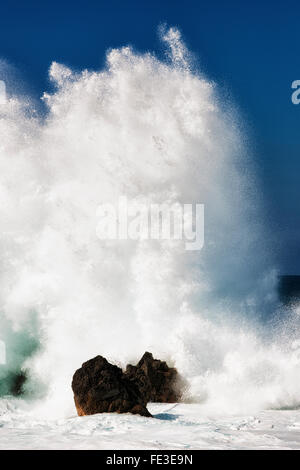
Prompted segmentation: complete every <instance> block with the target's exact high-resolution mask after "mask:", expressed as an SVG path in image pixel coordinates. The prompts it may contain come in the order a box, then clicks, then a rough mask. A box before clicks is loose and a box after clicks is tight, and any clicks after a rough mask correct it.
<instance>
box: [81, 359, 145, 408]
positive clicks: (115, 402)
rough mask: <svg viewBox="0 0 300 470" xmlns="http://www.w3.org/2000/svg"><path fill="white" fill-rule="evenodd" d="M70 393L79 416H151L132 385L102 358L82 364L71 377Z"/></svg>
mask: <svg viewBox="0 0 300 470" xmlns="http://www.w3.org/2000/svg"><path fill="white" fill-rule="evenodd" d="M72 389H73V392H74V400H75V405H76V409H77V413H78V415H79V416H84V415H92V414H95V413H105V412H116V413H128V412H129V413H134V414H140V415H142V416H151V414H150V413H149V411H148V410H147V408H146V404H147V400H146V399H145V397H143V396H142V394H141V393H140V390H139V388H138V387H137V386H136V384H135V383H134V382H133V381H131V380H130V379H129V378H128V377H127V376H126V375H125V374H123V372H122V369H120V368H119V367H117V366H114V365H112V364H110V363H109V362H108V361H107V360H106V359H105V358H104V357H102V356H97V357H95V358H93V359H91V360H89V361H87V362H85V363H84V364H82V367H81V368H80V369H78V370H77V371H76V372H75V374H74V376H73V381H72Z"/></svg>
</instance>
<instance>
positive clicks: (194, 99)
mask: <svg viewBox="0 0 300 470" xmlns="http://www.w3.org/2000/svg"><path fill="white" fill-rule="evenodd" d="M160 35H161V40H162V42H163V44H164V48H165V55H164V57H162V58H158V57H156V56H155V54H154V53H147V54H140V53H138V52H137V51H135V50H134V49H132V48H131V47H123V48H120V49H112V50H110V51H108V52H107V58H106V66H105V67H104V68H103V69H102V70H100V71H88V70H84V71H74V70H71V69H70V68H68V67H66V66H65V65H63V64H58V63H56V62H54V63H52V65H51V67H50V70H49V77H50V79H51V80H52V82H53V91H52V92H51V93H45V94H44V96H43V98H42V99H43V101H44V103H45V106H46V107H47V112H46V113H45V114H40V113H39V112H38V110H37V108H36V106H35V103H34V102H32V101H31V100H30V98H29V97H27V96H25V95H24V94H23V95H20V94H18V93H15V94H14V93H11V94H10V95H9V96H8V97H7V100H6V102H5V103H3V104H2V105H1V107H0V136H1V139H0V220H1V232H0V267H1V269H0V286H1V289H0V334H1V337H0V339H1V340H2V341H4V342H5V346H6V364H2V365H0V392H1V396H2V398H1V399H0V409H1V414H0V426H2V427H1V429H0V434H1V438H3V444H2V446H4V447H5V446H6V445H7V446H10V447H11V446H12V447H25V448H26V447H34V448H40V447H41V446H42V447H43V445H45V446H48V447H49V445H50V446H51V445H52V446H53V447H64V445H66V446H68V445H69V444H70V442H69V441H68V439H69V438H67V437H66V436H67V435H70V436H71V435H73V434H74V433H75V434H76V433H77V435H79V436H81V435H86V436H87V437H86V439H85V440H84V443H85V444H84V445H86V446H87V447H89V446H91V447H93V446H94V447H97V446H98V445H99V441H98V440H97V439H92V440H89V439H90V438H89V436H91V435H93V436H94V434H95V435H96V436H102V437H103V436H108V441H109V442H111V444H107V445H108V446H109V445H111V446H112V447H113V446H114V442H115V445H119V446H121V447H124V446H125V447H126V445H128V446H129V447H130V448H134V446H135V445H136V446H137V447H138V446H139V445H141V446H142V447H147V446H148V445H149V446H155V445H156V444H155V442H154V441H155V439H154V438H153V439H152V438H151V437H150V436H149V442H148V444H147V443H146V444H145V442H144V443H143V444H141V443H140V441H139V440H137V441H136V442H135V441H134V438H132V439H133V440H131V441H130V442H129V441H128V440H127V438H126V437H125V434H124V433H125V430H126V429H129V428H130V426H134V424H133V423H136V426H141V427H142V428H143V427H145V429H147V432H149V433H150V434H151V433H152V432H153V433H154V434H155V433H156V432H157V429H156V426H158V427H159V429H161V431H160V432H161V433H162V436H163V433H164V432H165V435H164V437H162V438H161V439H162V440H161V442H162V443H164V444H161V445H168V446H169V447H172V446H173V445H174V447H175V448H176V446H177V445H179V441H178V439H179V438H177V437H176V438H175V437H174V442H173V441H170V442H166V436H168V435H170V433H171V435H172V433H173V432H174V436H175V434H176V433H177V432H179V431H178V430H179V429H180V428H181V427H182V428H183V427H184V426H186V424H187V423H194V424H193V426H194V425H195V426H196V427H197V426H198V427H197V433H200V437H199V439H198V440H197V442H196V441H195V440H194V438H193V435H192V433H190V432H188V429H190V428H189V427H188V426H187V427H185V429H186V432H187V433H186V434H185V436H186V437H185V438H184V439H185V443H186V446H193V445H194V446H196V447H197V446H198V447H201V446H205V445H207V446H210V447H211V446H212V447H213V446H214V443H215V445H217V444H216V443H217V440H218V439H217V438H218V436H219V435H220V434H218V431H212V432H213V433H215V434H214V435H211V439H212V441H210V443H209V439H210V438H209V439H208V438H207V439H208V440H207V439H206V437H205V436H204V435H203V440H201V439H202V437H201V432H202V430H203V429H205V426H206V425H203V422H202V421H203V420H205V419H207V420H208V421H209V423H211V426H212V428H210V430H211V429H212V430H214V428H215V427H216V426H218V425H217V422H218V420H219V421H220V420H221V421H222V420H223V421H222V422H223V423H225V424H224V428H222V429H223V431H224V434H225V435H227V434H228V433H230V432H231V431H230V429H231V428H230V427H229V428H228V426H231V425H232V426H233V428H232V432H233V431H234V432H233V434H234V433H235V432H237V429H235V428H234V426H237V427H239V426H240V427H241V429H242V428H243V429H248V430H249V429H250V428H251V429H252V428H255V425H254V424H255V423H257V424H258V425H259V424H260V423H258V421H259V420H260V418H255V416H261V413H265V414H264V415H263V416H266V417H267V418H266V419H267V423H269V421H268V419H269V418H268V417H269V416H272V419H271V421H272V425H273V424H274V422H277V420H279V421H278V422H280V423H281V424H282V423H283V424H282V426H285V427H284V429H285V430H287V433H288V430H289V429H291V430H293V431H294V430H295V429H296V428H297V426H298V427H299V413H298V411H296V410H297V408H298V406H299V404H300V337H299V307H298V306H297V305H293V306H290V307H289V308H288V309H287V308H286V307H284V306H282V305H281V303H280V301H279V300H278V296H277V275H278V267H277V266H276V258H275V256H274V253H273V248H272V243H270V240H271V238H272V237H271V233H270V231H269V228H268V226H267V224H266V223H265V220H266V214H265V213H264V202H263V188H261V187H260V184H259V181H258V178H257V177H256V169H255V164H254V162H253V156H252V154H251V141H250V139H249V138H248V133H247V126H246V125H245V124H244V122H243V119H242V117H241V115H240V114H239V112H238V110H237V109H236V107H235V106H234V104H233V103H232V101H231V100H230V99H229V98H226V99H225V98H224V95H223V94H221V93H220V90H219V89H218V85H217V84H215V83H212V82H211V81H210V80H209V79H207V78H206V77H205V76H204V74H203V73H202V72H201V67H200V66H199V65H198V64H197V60H196V58H195V57H193V55H192V54H191V53H190V52H189V51H188V50H187V48H186V46H185V45H184V43H183V41H182V40H181V36H180V32H179V31H178V30H177V29H175V28H170V29H165V30H162V31H161V32H160ZM124 196H125V197H126V198H127V199H128V200H129V201H130V203H132V204H135V203H143V204H151V203H160V204H161V203H168V204H170V203H173V202H179V203H181V204H186V203H193V204H195V203H202V204H204V205H205V245H204V248H203V249H202V250H201V251H190V252H189V251H186V250H185V247H184V242H183V241H180V240H179V241H174V240H162V241H153V240H152V241H151V240H138V241H132V240H100V239H99V238H98V237H97V233H96V228H97V208H98V207H99V204H103V203H107V202H117V201H118V200H119V198H120V197H124ZM146 350H148V351H151V352H152V353H153V354H154V356H156V357H158V358H160V359H164V360H167V361H168V362H169V363H170V364H171V365H175V366H176V367H177V368H178V370H179V372H180V373H181V374H182V375H183V376H184V377H185V378H186V379H187V381H188V383H189V388H188V390H187V391H186V396H185V401H186V403H188V404H185V405H183V404H181V405H178V407H179V408H178V416H177V417H175V418H174V416H173V414H172V413H173V412H172V413H169V412H166V411H165V410H166V409H167V408H168V406H167V405H151V406H154V407H155V406H156V407H157V413H156V414H157V415H164V414H165V415H166V413H167V415H166V419H165V420H164V419H160V418H161V416H158V417H157V416H156V420H150V421H149V420H145V419H143V418H139V417H133V416H125V417H122V416H115V415H113V416H107V415H103V416H102V417H100V416H97V417H91V418H76V417H74V413H75V408H74V403H73V396H72V390H71V386H70V384H71V380H72V375H73V373H74V371H75V370H76V369H77V368H78V367H79V366H80V365H81V363H82V362H84V361H85V360H87V359H89V358H91V357H94V356H95V355H97V354H101V355H104V356H105V357H106V358H107V359H108V360H110V361H111V362H113V363H116V364H118V365H120V366H124V365H125V364H126V363H127V362H133V363H134V362H136V361H137V360H138V359H139V358H140V357H141V356H142V354H143V353H144V352H145V351H146ZM21 372H23V373H24V374H26V377H27V380H26V382H25V384H24V386H23V394H22V395H21V396H20V397H19V398H13V397H11V390H12V389H13V388H14V384H15V382H16V377H18V376H20V373H21ZM283 409H285V410H286V409H289V410H295V411H288V412H287V411H283ZM155 410H156V408H155ZM270 410H281V411H270ZM168 413H169V415H170V416H171V417H170V418H168ZM193 413H194V414H193ZM268 413H269V414H268ZM175 414H176V413H175ZM182 416H183V417H182ZM253 416H254V418H253ZM20 417H22V419H21V422H22V423H23V424H21V422H20ZM232 417H236V418H232ZM279 417H280V418H279ZM255 419H258V421H255ZM197 420H198V421H199V420H200V421H199V422H198V421H197ZM201 420H202V421H201ZM235 420H236V421H235ZM243 420H246V424H245V426H246V428H245V426H244V424H243V423H244V421H243ZM280 420H282V421H280ZM286 420H287V421H286ZM221 421H220V422H221ZM273 421H274V422H273ZM103 423H104V424H103ZM105 423H108V424H107V425H106V424H105ZM124 423H125V424H124ZM195 423H196V424H195ZM228 423H231V424H228ZM232 423H238V424H232ZM253 423H254V424H253ZM267 425H269V424H267ZM57 426H58V427H57ZM59 426H62V427H59ZM116 426H120V429H121V430H122V429H123V431H120V433H121V434H120V435H119V437H118V438H117V437H116V441H114V440H113V439H114V438H113V435H112V433H113V432H114V429H115V427H116ZM122 426H123V427H122ZM203 426H204V427H203ZM226 426H227V427H226ZM243 426H244V427H243ZM270 426H271V424H270ZM280 426H281V425H280ZM289 426H290V427H289ZM74 429H75V431H74ZM191 429H192V428H191ZM195 429H196V428H195ZM257 429H258V434H259V432H260V431H259V429H261V427H260V426H258V428H257ZM272 429H273V428H272ZM223 431H222V432H223ZM249 432H250V431H249ZM262 432H263V431H262ZM40 433H42V434H43V436H46V435H48V434H49V433H50V434H51V435H53V436H55V435H56V436H57V437H56V440H55V437H53V440H50V441H49V443H50V444H47V443H46V440H39V435H40ZM221 434H222V433H221ZM273 434H274V433H273ZM273 434H272V433H271V437H270V439H269V438H268V439H269V440H268V439H267V440H266V442H265V444H264V445H266V446H268V445H269V444H270V446H271V445H273V444H272V442H275V441H274V440H273V441H272V439H276V437H274V436H273ZM147 435H148V434H147ZM197 435H198V434H197ZM30 436H31V437H30ZM32 436H35V437H36V441H35V439H33V438H32ZM122 436H123V437H122ZM272 436H273V437H272ZM123 438H124V443H123V444H122V442H123V441H122V439H123ZM70 439H71V438H70ZM151 439H152V440H151ZM222 439H225V437H224V438H222ZM79 440H80V441H81V438H78V439H74V442H73V441H72V442H73V443H72V446H73V447H74V448H75V447H76V446H77V445H78V446H80V447H81V448H82V445H83V444H82V441H81V444H79ZM287 440H288V437H287ZM8 441H9V442H8ZM189 441H190V442H189ZM222 442H223V444H222V445H224V447H226V439H225V440H223V441H222ZM253 442H254V441H253ZM255 442H256V441H255ZM64 443H65V444H64ZM235 444H236V445H237V446H239V445H240V444H237V443H236V441H234V442H233V444H232V446H233V447H234V446H235ZM218 445H219V444H218ZM220 445H221V444H220ZM230 445H231V444H228V446H229V447H230ZM243 445H244V444H243V443H242V444H241V446H243ZM255 445H256V444H255ZM275 445H276V443H275ZM286 445H288V446H289V445H291V444H290V443H289V444H286ZM293 445H294V446H295V445H296V444H295V443H294V444H293Z"/></svg>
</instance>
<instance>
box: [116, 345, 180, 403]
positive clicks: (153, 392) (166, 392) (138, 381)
mask: <svg viewBox="0 0 300 470" xmlns="http://www.w3.org/2000/svg"><path fill="white" fill-rule="evenodd" d="M124 375H125V376H126V377H128V379H129V380H130V382H131V383H133V384H134V385H135V386H136V387H137V388H138V390H139V392H140V394H141V395H142V397H143V399H144V400H145V402H146V403H147V402H149V401H152V402H162V403H176V402H178V401H180V399H181V398H182V392H183V389H184V387H185V383H184V381H183V379H182V378H181V377H180V375H179V374H178V372H177V370H176V369H175V368H172V367H168V365H167V363H166V362H164V361H160V360H158V359H153V356H152V354H151V353H149V352H145V354H144V355H143V357H142V359H141V360H140V361H139V363H138V364H137V365H136V366H132V365H131V364H128V366H127V367H126V372H125V374H124Z"/></svg>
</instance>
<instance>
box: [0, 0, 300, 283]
mask: <svg viewBox="0 0 300 470" xmlns="http://www.w3.org/2000/svg"><path fill="white" fill-rule="evenodd" d="M0 8H1V9H0V58H1V57H2V58H5V59H7V60H9V62H10V63H11V64H13V65H14V66H15V67H16V68H17V69H18V70H19V71H20V74H21V76H22V77H23V78H24V80H25V81H26V82H27V83H28V84H29V89H30V91H31V93H33V94H34V95H36V96H37V97H38V96H40V95H41V94H42V92H43V91H44V90H45V89H49V87H50V84H49V82H48V79H47V71H48V68H49V65H50V63H51V62H52V61H53V60H56V61H58V62H63V63H65V64H68V65H70V66H73V67H76V68H86V67H87V68H93V69H98V68H99V67H101V66H102V65H103V63H104V60H105V51H106V50H107V49H108V48H111V47H118V46H121V45H125V44H132V45H133V46H134V47H135V48H136V49H138V50H140V51H146V50H151V51H154V52H156V53H157V54H159V53H160V52H161V44H160V42H159V38H158V35H157V28H158V26H159V24H161V23H167V24H168V25H173V26H178V27H179V28H180V30H181V31H182V33H183V36H184V39H185V42H186V43H187V45H188V47H189V48H190V49H191V50H192V51H193V52H194V53H195V54H196V56H197V57H198V59H199V64H200V66H201V68H202V70H203V71H204V72H205V73H206V75H207V76H208V77H209V78H210V79H213V80H214V81H216V82H218V83H219V84H220V85H221V90H224V91H225V90H228V91H229V93H230V94H231V96H232V97H233V99H234V102H235V104H236V105H237V106H238V108H239V110H240V112H241V115H242V116H243V118H244V119H245V122H246V124H247V126H248V127H249V129H250V137H251V140H252V148H253V155H254V158H255V159H256V161H257V163H258V168H259V173H260V179H261V184H262V187H263V191H264V195H265V201H266V207H267V209H268V218H269V222H270V224H271V227H272V230H273V233H274V237H275V239H277V240H279V241H280V243H281V244H282V249H281V255H280V266H281V271H282V272H283V273H295V274H297V273H299V274H300V245H299V239H300V217H299V215H300V209H299V201H300V184H299V183H300V177H299V175H300V158H299V157H300V134H299V124H300V105H298V106H295V105H293V104H292V102H291V94H292V89H291V83H292V81H293V80H297V79H299V80H300V4H299V2H298V3H297V2H296V1H288V0H287V1H276V2H273V1H266V0H265V1H264V0H263V1H252V2H250V1H233V0H228V1H226V2H225V1H224V0H223V1H221V0H215V1H214V2H211V1H208V0H203V1H201V0H199V1H195V0H191V1H189V0H186V1H183V0H180V1H179V0H172V1H170V0H167V1H163V0H161V1H157V0H153V1H151V2H150V1H141V0H140V1H136V0H123V1H119V0H110V1H101V0H99V1H92V0H85V1H67V0H62V1H60V2H58V1H56V0H54V1H51V2H50V1H47V0H44V1H43V2H41V1H30V0H27V1H26V2H24V1H11V2H6V3H4V2H1V5H0ZM0 79H1V77H0Z"/></svg>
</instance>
